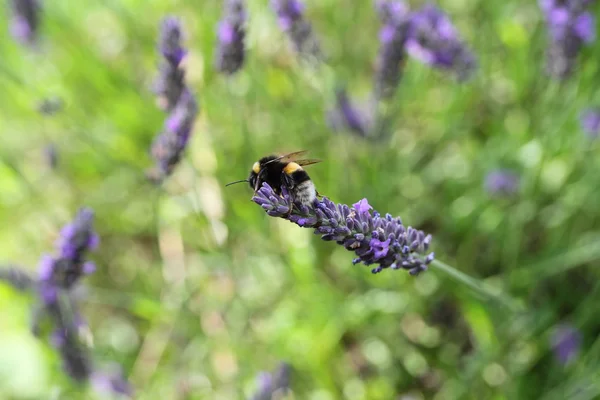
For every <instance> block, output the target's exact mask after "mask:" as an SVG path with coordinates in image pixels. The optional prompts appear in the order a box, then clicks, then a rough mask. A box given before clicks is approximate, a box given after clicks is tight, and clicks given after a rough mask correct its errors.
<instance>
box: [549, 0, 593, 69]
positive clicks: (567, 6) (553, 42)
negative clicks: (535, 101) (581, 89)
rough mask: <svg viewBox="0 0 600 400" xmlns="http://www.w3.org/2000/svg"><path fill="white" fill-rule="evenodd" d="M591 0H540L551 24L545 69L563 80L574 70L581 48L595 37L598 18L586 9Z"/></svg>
mask: <svg viewBox="0 0 600 400" xmlns="http://www.w3.org/2000/svg"><path fill="white" fill-rule="evenodd" d="M590 3H591V2H590V1H589V0H539V4H540V8H541V9H542V12H543V13H544V17H545V19H546V24H547V26H548V36H549V39H550V43H549V46H548V50H547V59H546V70H547V72H548V74H550V75H551V76H553V77H555V78H558V79H564V78H567V77H569V76H570V75H571V74H572V73H573V69H574V67H575V61H576V59H577V55H578V54H579V51H580V50H581V48H582V47H583V45H584V44H586V43H591V42H593V41H594V40H595V38H596V21H595V18H594V16H593V15H592V14H591V13H590V12H589V11H587V10H586V9H587V6H588V5H589V4H590Z"/></svg>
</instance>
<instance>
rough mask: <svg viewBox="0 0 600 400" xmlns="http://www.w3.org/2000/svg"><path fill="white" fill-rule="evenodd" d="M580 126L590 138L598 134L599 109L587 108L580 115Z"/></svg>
mask: <svg viewBox="0 0 600 400" xmlns="http://www.w3.org/2000/svg"><path fill="white" fill-rule="evenodd" d="M580 122H581V128H582V129H583V131H584V132H585V134H586V136H587V137H589V138H590V139H596V138H597V137H598V135H600V109H598V108H589V109H587V110H586V111H585V112H584V113H583V114H581V117H580Z"/></svg>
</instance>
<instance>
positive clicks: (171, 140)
mask: <svg viewBox="0 0 600 400" xmlns="http://www.w3.org/2000/svg"><path fill="white" fill-rule="evenodd" d="M197 114H198V103H197V102H196V99H195V98H194V96H193V95H192V94H191V93H190V92H189V91H186V92H184V93H183V94H182V96H181V97H180V98H179V103H178V104H177V106H176V107H175V109H174V110H173V111H172V112H171V115H169V117H168V118H167V120H166V121H165V128H164V130H163V132H162V133H161V134H160V135H158V136H157V137H156V139H155V140H154V142H153V143H152V150H151V153H152V157H153V158H154V161H155V163H156V166H155V168H154V169H152V170H150V171H149V173H148V176H149V177H150V178H151V179H152V180H153V181H155V182H157V183H158V182H160V181H162V180H163V179H164V178H166V177H167V176H169V175H170V174H171V173H172V172H173V170H174V168H175V166H176V165H177V164H178V163H179V161H180V160H181V158H182V157H183V153H184V151H185V149H186V147H187V143H188V141H189V138H190V135H191V133H192V128H193V126H194V120H195V119H196V115H197Z"/></svg>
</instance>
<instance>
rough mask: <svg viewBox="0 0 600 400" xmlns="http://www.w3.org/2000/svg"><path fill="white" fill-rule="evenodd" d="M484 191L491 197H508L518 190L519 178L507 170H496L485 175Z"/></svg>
mask: <svg viewBox="0 0 600 400" xmlns="http://www.w3.org/2000/svg"><path fill="white" fill-rule="evenodd" d="M485 190H486V191H487V192H488V193H489V194H490V195H492V196H510V195H513V194H515V193H516V192H517V191H518V190H519V176H518V175H517V174H516V173H515V172H514V171H511V170H508V169H496V170H493V171H491V172H490V173H488V174H487V176H486V178H485Z"/></svg>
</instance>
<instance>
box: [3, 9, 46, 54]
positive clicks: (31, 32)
mask: <svg viewBox="0 0 600 400" xmlns="http://www.w3.org/2000/svg"><path fill="white" fill-rule="evenodd" d="M11 6H12V17H11V22H10V33H11V34H12V36H13V37H14V38H15V39H16V40H17V41H19V42H20V43H22V44H26V45H31V44H33V43H35V41H36V38H37V33H38V29H39V24H40V11H41V9H40V5H39V2H38V0H11Z"/></svg>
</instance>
